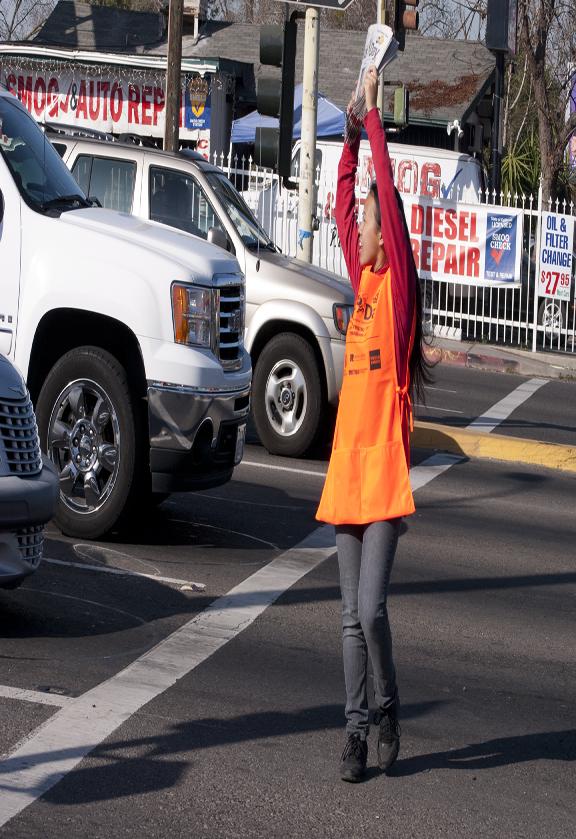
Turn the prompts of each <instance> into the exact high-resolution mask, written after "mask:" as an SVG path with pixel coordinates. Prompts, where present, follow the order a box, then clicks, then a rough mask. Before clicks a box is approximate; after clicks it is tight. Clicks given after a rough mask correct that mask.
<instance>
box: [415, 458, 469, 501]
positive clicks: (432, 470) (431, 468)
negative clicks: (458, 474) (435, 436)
mask: <svg viewBox="0 0 576 839" xmlns="http://www.w3.org/2000/svg"><path fill="white" fill-rule="evenodd" d="M465 459H466V458H464V457H459V456H458V455H454V454H446V453H444V452H438V454H433V455H432V456H431V457H429V458H427V459H426V460H424V461H423V462H422V463H419V464H418V466H413V467H412V468H411V469H410V484H411V486H412V492H416V491H417V490H419V489H422V487H425V486H426V484H429V483H430V481H433V480H434V478H438V477H440V475H443V474H444V472H447V471H448V469H450V468H451V467H452V466H456V465H457V464H458V463H462V462H463V461H464V460H465Z"/></svg>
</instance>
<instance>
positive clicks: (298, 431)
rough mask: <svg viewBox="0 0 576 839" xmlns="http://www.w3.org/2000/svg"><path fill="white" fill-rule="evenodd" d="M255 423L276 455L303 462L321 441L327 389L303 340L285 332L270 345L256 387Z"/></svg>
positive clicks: (259, 364) (260, 362) (261, 360)
mask: <svg viewBox="0 0 576 839" xmlns="http://www.w3.org/2000/svg"><path fill="white" fill-rule="evenodd" d="M252 394H253V395H252V404H253V414H254V422H255V425H256V430H257V431H258V436H259V437H260V441H261V442H262V444H263V445H264V447H265V448H266V449H268V451H269V452H270V453H271V454H280V455H284V456H286V457H300V456H301V455H303V454H305V453H306V452H307V451H308V450H309V449H310V448H311V446H312V444H313V443H314V442H315V440H316V438H317V437H318V435H319V433H320V431H321V427H322V418H323V415H324V406H323V389H322V380H321V377H320V371H319V369H318V363H317V361H316V356H315V355H314V350H313V349H312V347H311V346H310V344H309V343H308V341H306V339H305V338H302V337H301V336H300V335H296V334H294V333H291V332H283V333H281V334H280V335H276V336H275V337H274V338H272V340H271V341H269V342H268V344H266V346H265V347H264V349H263V350H262V352H261V354H260V357H259V358H258V361H257V363H256V369H255V371H254V380H253V385H252Z"/></svg>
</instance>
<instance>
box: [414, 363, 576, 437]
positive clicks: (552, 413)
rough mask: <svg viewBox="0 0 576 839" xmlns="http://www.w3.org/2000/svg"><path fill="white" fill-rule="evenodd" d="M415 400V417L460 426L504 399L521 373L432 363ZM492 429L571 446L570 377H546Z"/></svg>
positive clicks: (574, 389) (574, 419)
mask: <svg viewBox="0 0 576 839" xmlns="http://www.w3.org/2000/svg"><path fill="white" fill-rule="evenodd" d="M433 376H434V381H433V383H432V385H431V386H430V387H428V388H427V389H426V401H425V403H424V404H417V405H416V407H415V415H416V418H417V419H421V420H426V421H427V422H437V423H444V424H446V425H451V426H454V427H458V428H465V427H466V426H467V425H469V424H470V423H471V422H472V421H473V420H474V419H475V418H476V417H478V416H479V415H480V414H483V413H484V412H486V411H488V410H489V409H490V408H491V407H492V406H493V405H494V404H495V403H496V402H498V401H499V400H501V399H504V398H505V397H506V396H507V395H508V394H509V393H510V392H511V391H512V390H513V389H514V388H517V387H519V386H520V385H522V384H523V383H524V382H526V381H530V379H527V378H526V377H522V376H514V375H509V374H507V373H491V372H485V371H484V370H473V369H469V368H465V367H449V366H446V365H438V366H437V367H436V368H434V371H433ZM493 433H496V434H506V435H509V436H511V437H521V438H525V439H531V440H541V441H543V442H547V443H564V444H566V445H572V446H573V445H576V382H574V381H562V380H559V379H552V380H549V381H547V382H546V383H545V384H544V385H543V386H542V387H541V388H539V389H538V390H537V391H536V392H535V393H534V394H533V395H532V396H530V398H529V399H528V400H526V402H524V403H523V404H522V405H521V406H520V407H518V408H517V409H516V410H514V411H513V412H512V413H511V414H510V416H508V417H507V419H506V420H504V422H502V424H501V425H500V426H499V427H498V428H497V429H495V431H494V432H493Z"/></svg>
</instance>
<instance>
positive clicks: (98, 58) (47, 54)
mask: <svg viewBox="0 0 576 839" xmlns="http://www.w3.org/2000/svg"><path fill="white" fill-rule="evenodd" d="M3 55H5V56H12V57H14V58H35V59H38V60H39V61H42V60H46V59H48V58H57V59H60V60H62V61H69V62H70V63H71V64H107V65H115V66H118V67H132V68H142V69H145V70H163V71H165V70H166V56H165V55H139V54H138V53H130V54H124V53H115V52H97V51H96V50H76V49H61V48H58V47H48V46H44V45H43V46H36V45H33V44H26V43H23V42H22V41H17V42H12V43H3V44H0V58H1V57H2V56H3ZM223 63H226V64H229V61H227V60H226V61H225V62H222V61H221V60H220V59H218V58H184V57H183V58H182V72H183V73H200V74H201V75H204V74H205V73H216V72H217V71H218V70H219V69H220V66H221V64H223Z"/></svg>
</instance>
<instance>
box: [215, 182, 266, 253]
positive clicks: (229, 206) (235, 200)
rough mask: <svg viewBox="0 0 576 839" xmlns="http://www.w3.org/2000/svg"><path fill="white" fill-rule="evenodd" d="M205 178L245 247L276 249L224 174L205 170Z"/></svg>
mask: <svg viewBox="0 0 576 839" xmlns="http://www.w3.org/2000/svg"><path fill="white" fill-rule="evenodd" d="M206 179H207V180H208V183H209V184H210V186H211V187H212V189H213V190H214V192H215V193H216V195H217V196H218V198H219V199H220V202H221V203H222V205H223V207H224V209H225V211H226V214H227V216H228V218H229V219H230V221H231V222H232V224H233V225H234V227H235V228H236V230H237V231H238V233H239V235H240V237H241V239H242V241H243V242H244V244H245V245H246V247H247V248H250V249H256V248H258V247H260V248H267V249H268V250H273V251H276V250H277V248H276V246H275V245H274V243H273V242H272V240H271V239H270V237H269V236H268V235H267V234H266V233H265V232H264V230H263V229H262V228H261V227H260V225H259V223H258V221H257V220H256V219H255V218H254V216H253V215H252V212H251V211H250V209H249V207H248V205H247V204H246V202H245V201H244V199H243V198H242V196H241V195H240V193H239V192H238V191H237V190H236V189H235V187H234V186H233V185H232V184H231V183H230V181H229V180H228V178H227V177H226V175H223V174H220V173H218V172H207V173H206Z"/></svg>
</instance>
